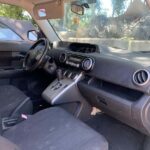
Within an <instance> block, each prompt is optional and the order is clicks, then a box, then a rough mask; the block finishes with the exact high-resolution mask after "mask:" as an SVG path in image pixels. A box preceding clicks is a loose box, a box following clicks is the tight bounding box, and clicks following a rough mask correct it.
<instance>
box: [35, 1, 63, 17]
mask: <svg viewBox="0 0 150 150" xmlns="http://www.w3.org/2000/svg"><path fill="white" fill-rule="evenodd" d="M33 11H34V16H35V18H36V19H37V20H44V19H58V18H62V17H63V16H64V1H63V0H51V1H49V2H45V3H40V4H36V5H35V7H34V9H33Z"/></svg>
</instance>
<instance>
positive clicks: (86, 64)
mask: <svg viewBox="0 0 150 150" xmlns="http://www.w3.org/2000/svg"><path fill="white" fill-rule="evenodd" d="M93 66H94V60H93V59H92V58H85V59H84V60H83V61H82V69H83V70H85V71H89V70H91V69H92V68H93Z"/></svg>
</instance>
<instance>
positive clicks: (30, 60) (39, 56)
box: [23, 38, 49, 71]
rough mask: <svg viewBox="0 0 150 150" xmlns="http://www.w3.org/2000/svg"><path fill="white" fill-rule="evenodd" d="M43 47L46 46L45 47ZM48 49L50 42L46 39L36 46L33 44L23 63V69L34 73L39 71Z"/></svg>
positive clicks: (40, 40)
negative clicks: (36, 70)
mask: <svg viewBox="0 0 150 150" xmlns="http://www.w3.org/2000/svg"><path fill="white" fill-rule="evenodd" d="M41 45H44V47H43V46H41ZM48 49H49V42H48V40H47V39H45V38H42V39H39V40H38V41H37V42H36V43H35V44H33V46H32V47H31V48H30V49H29V51H28V52H27V54H26V56H25V59H24V62H23V67H24V68H25V70H28V71H33V70H35V69H37V68H38V67H39V66H40V65H41V63H42V62H43V59H44V58H45V55H46V54H47V51H48Z"/></svg>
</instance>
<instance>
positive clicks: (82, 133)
mask: <svg viewBox="0 0 150 150" xmlns="http://www.w3.org/2000/svg"><path fill="white" fill-rule="evenodd" d="M3 136H4V137H5V138H7V139H8V140H10V141H11V142H13V143H14V144H16V145H17V146H18V147H19V149H21V150H108V143H107V141H106V139H105V138H104V137H103V136H102V135H100V134H99V133H97V132H96V131H94V130H93V129H91V128H90V127H88V126H87V125H85V124H84V123H82V122H81V121H79V120H77V119H75V118H74V117H73V116H72V115H71V114H69V113H67V112H66V111H65V110H63V109H61V108H58V107H53V108H50V109H46V110H42V111H40V112H38V113H37V114H35V115H33V116H31V117H29V119H27V120H26V121H24V122H22V123H20V124H18V125H16V126H14V127H12V128H11V129H9V130H8V131H6V132H4V134H3ZM0 147H1V146H0Z"/></svg>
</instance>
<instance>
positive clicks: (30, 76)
mask: <svg viewBox="0 0 150 150" xmlns="http://www.w3.org/2000/svg"><path fill="white" fill-rule="evenodd" d="M68 1H69V0H66V1H65V2H68ZM69 2H70V1H69ZM71 2H72V1H71ZM0 3H2V4H11V5H16V6H20V7H22V8H24V9H26V10H27V11H28V12H29V13H30V14H31V16H32V17H33V18H34V20H35V22H36V23H37V25H38V26H39V27H40V29H41V31H42V32H43V35H44V36H43V37H42V38H39V39H38V40H37V41H36V42H33V41H32V42H27V43H26V42H17V41H15V42H11V41H0V150H149V149H150V67H149V62H150V59H149V57H150V56H149V54H148V53H140V55H139V54H137V53H134V54H133V53H130V52H129V53H121V50H120V53H117V54H115V55H114V54H113V53H112V52H110V50H111V49H110V48H109V47H108V46H107V45H101V44H94V43H92V42H88V43H87V42H81V41H80V42H77V41H76V42H71V41H63V40H61V39H60V38H58V36H57V34H56V32H55V31H54V29H53V27H52V26H50V24H49V22H48V19H56V18H61V17H63V15H64V1H63V0H42V1H40V0H13V1H12V0H0ZM72 6H73V7H72V11H77V12H76V13H82V12H81V9H82V7H80V5H79V4H78V3H77V5H76V3H72ZM76 7H78V8H76ZM84 7H87V6H86V5H84ZM8 36H9V35H8ZM108 51H109V52H108Z"/></svg>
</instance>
